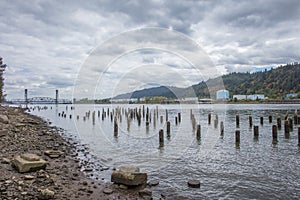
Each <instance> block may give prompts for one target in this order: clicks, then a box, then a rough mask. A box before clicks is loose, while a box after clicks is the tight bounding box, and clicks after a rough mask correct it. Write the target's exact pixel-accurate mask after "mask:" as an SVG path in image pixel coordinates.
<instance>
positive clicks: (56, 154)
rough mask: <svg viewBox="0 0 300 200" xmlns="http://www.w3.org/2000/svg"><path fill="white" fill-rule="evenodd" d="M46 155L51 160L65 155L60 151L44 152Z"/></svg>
mask: <svg viewBox="0 0 300 200" xmlns="http://www.w3.org/2000/svg"><path fill="white" fill-rule="evenodd" d="M44 154H45V155H47V156H49V157H50V158H58V157H60V156H61V155H62V154H63V152H62V151H59V150H46V151H44Z"/></svg>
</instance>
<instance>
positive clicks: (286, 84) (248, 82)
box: [116, 64, 300, 99]
mask: <svg viewBox="0 0 300 200" xmlns="http://www.w3.org/2000/svg"><path fill="white" fill-rule="evenodd" d="M222 79H223V82H224V86H225V88H226V89H227V90H229V92H230V96H231V97H232V96H233V95H235V94H247V95H249V94H264V95H265V96H266V97H269V98H272V99H281V98H283V97H284V96H285V95H286V94H288V93H298V94H300V64H293V65H285V66H280V67H277V68H275V69H271V70H269V71H264V72H256V73H252V74H250V73H236V72H235V73H231V74H227V75H224V76H222ZM214 82H217V81H216V79H210V80H207V81H206V82H204V81H202V82H200V83H198V84H196V85H192V86H191V87H188V88H176V87H165V86H161V87H157V88H150V89H144V90H139V91H135V92H133V93H128V94H124V95H119V96H117V97H116V98H119V99H120V98H124V99H126V98H141V97H152V96H164V97H168V98H176V97H177V98H180V97H190V96H194V94H196V96H198V97H200V98H214V96H212V97H211V96H210V93H209V90H208V88H207V85H210V86H211V85H213V86H212V87H210V92H211V94H212V95H214V94H215V92H216V91H217V90H218V89H220V87H221V86H220V85H219V84H213V83H214Z"/></svg>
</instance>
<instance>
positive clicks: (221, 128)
mask: <svg viewBox="0 0 300 200" xmlns="http://www.w3.org/2000/svg"><path fill="white" fill-rule="evenodd" d="M220 135H221V136H224V122H223V121H221V123H220Z"/></svg>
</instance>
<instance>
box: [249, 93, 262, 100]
mask: <svg viewBox="0 0 300 200" xmlns="http://www.w3.org/2000/svg"><path fill="white" fill-rule="evenodd" d="M247 99H248V100H253V101H255V100H261V99H265V95H263V94H251V95H247Z"/></svg>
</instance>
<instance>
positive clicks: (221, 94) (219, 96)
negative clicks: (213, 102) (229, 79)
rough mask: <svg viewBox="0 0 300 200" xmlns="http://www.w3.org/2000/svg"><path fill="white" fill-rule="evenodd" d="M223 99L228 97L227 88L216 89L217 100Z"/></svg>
mask: <svg viewBox="0 0 300 200" xmlns="http://www.w3.org/2000/svg"><path fill="white" fill-rule="evenodd" d="M222 99H223V100H225V99H229V91H228V90H218V91H217V100H222Z"/></svg>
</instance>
